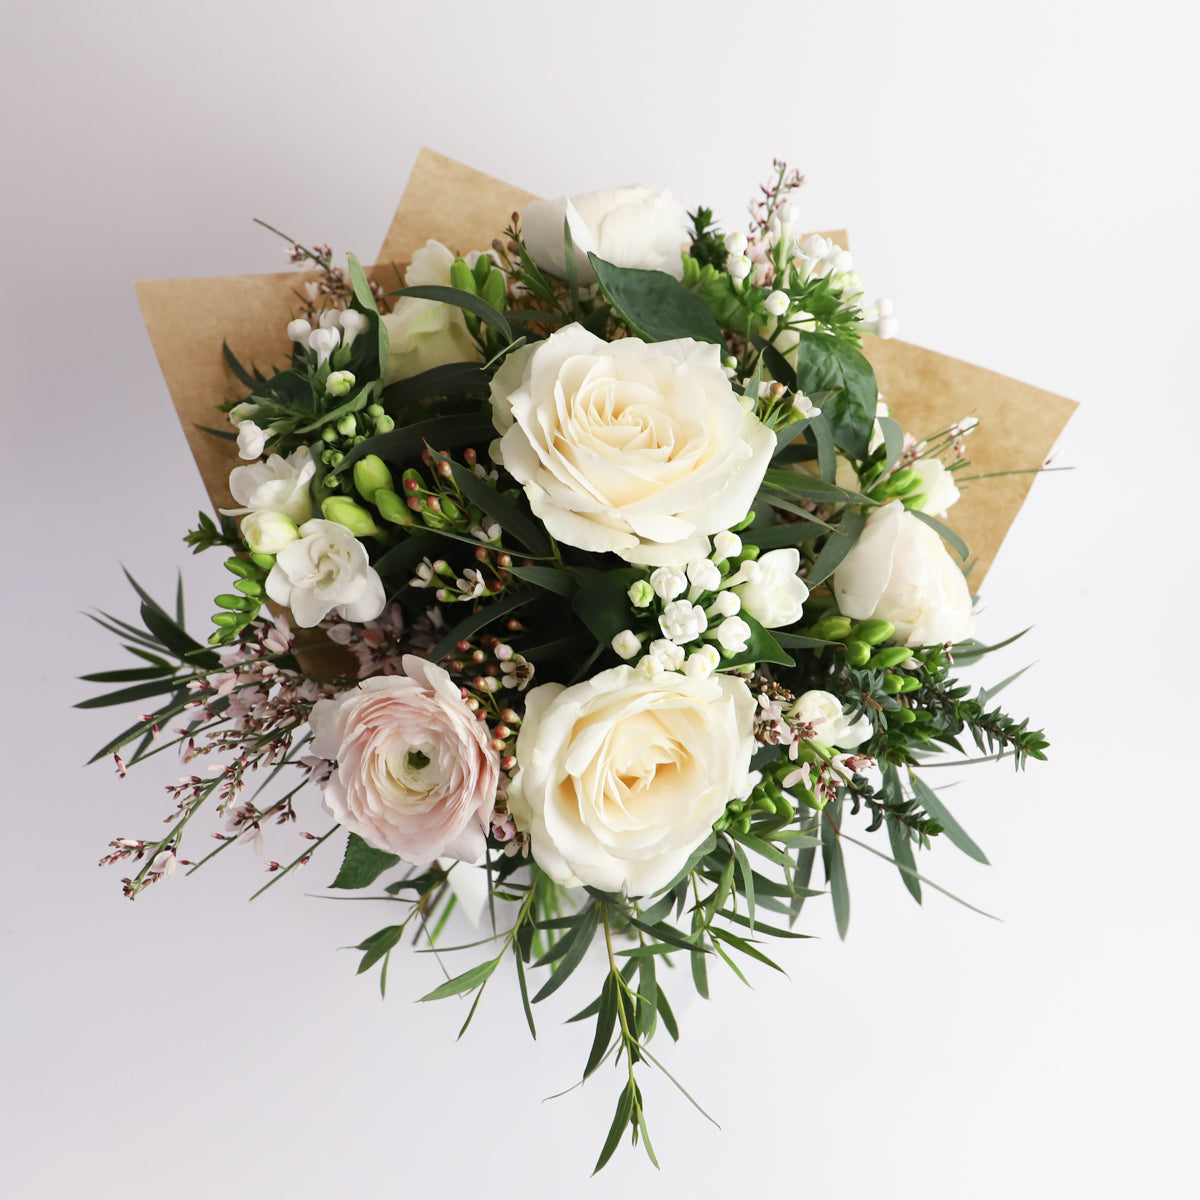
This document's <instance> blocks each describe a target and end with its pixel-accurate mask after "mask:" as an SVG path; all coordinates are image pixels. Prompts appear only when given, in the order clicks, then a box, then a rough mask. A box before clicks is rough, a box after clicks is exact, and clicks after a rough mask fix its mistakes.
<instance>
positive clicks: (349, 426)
mask: <svg viewBox="0 0 1200 1200" xmlns="http://www.w3.org/2000/svg"><path fill="white" fill-rule="evenodd" d="M337 431H338V433H340V434H341V435H342V437H353V436H354V435H355V434H356V433H357V432H358V421H357V420H355V418H354V414H353V413H347V414H346V415H345V416H344V417H343V418H342V419H341V420H340V421H339V422H338V423H337Z"/></svg>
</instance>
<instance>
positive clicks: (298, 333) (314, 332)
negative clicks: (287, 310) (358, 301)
mask: <svg viewBox="0 0 1200 1200" xmlns="http://www.w3.org/2000/svg"><path fill="white" fill-rule="evenodd" d="M366 328H367V318H366V317H364V316H363V314H362V313H360V312H358V311H356V310H355V309H353V308H327V309H326V310H325V311H324V312H323V313H322V314H321V315H320V317H319V318H318V319H317V328H316V329H314V328H313V327H312V324H311V323H310V322H308V321H306V320H305V319H304V318H303V317H297V318H296V319H295V320H294V321H289V322H288V327H287V334H288V337H290V338H291V339H292V341H293V342H299V343H300V345H302V346H304V347H305V348H306V349H308V350H311V351H313V353H315V354H316V356H317V368H318V369H320V368H321V367H323V366H324V365H325V364H326V363H327V362H328V361H329V358H330V356H331V355H332V354H333V352H334V351H335V350H336V349H337V348H338V345H339V344H341V345H343V346H346V347H350V346H352V345H353V344H354V339H355V338H357V337H358V335H359V334H360V333H362V332H363V331H364V330H365V329H366ZM334 394H335V395H336V394H337V393H334Z"/></svg>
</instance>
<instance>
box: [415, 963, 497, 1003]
mask: <svg viewBox="0 0 1200 1200" xmlns="http://www.w3.org/2000/svg"><path fill="white" fill-rule="evenodd" d="M499 962H500V959H498V958H489V959H488V960H487V962H481V963H476V965H475V966H473V967H472V968H471V969H470V970H469V971H464V972H463V973H462V974H461V975H455V977H454V978H453V979H447V980H446V982H445V983H443V984H442V985H441V987H436V988H434V989H433V991H432V992H429V993H428V994H427V995H424V996H422V997H421V1000H422V1001H425V1000H445V999H446V997H447V996H461V995H462V994H463V993H464V992H470V991H473V990H474V989H475V988H477V987H479V986H480V985H481V984H484V983H487V981H488V980H489V979H490V978H491V976H492V972H493V971H494V970H495V969H496V966H497V964H498V963H499Z"/></svg>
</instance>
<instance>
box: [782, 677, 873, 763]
mask: <svg viewBox="0 0 1200 1200" xmlns="http://www.w3.org/2000/svg"><path fill="white" fill-rule="evenodd" d="M788 716H789V717H792V718H794V719H798V720H801V721H804V722H806V723H807V724H809V725H811V726H812V727H813V732H814V734H815V736H814V738H813V741H815V742H820V743H821V745H822V746H836V747H837V748H838V749H839V750H853V749H854V747H855V746H857V745H859V744H860V743H861V742H865V741H866V740H867V738H869V737H870V736H871V720H870V718H869V717H868V716H867V715H866V714H865V713H864V714H863V715H862V716H860V717H859V718H858V720H857V721H851V720H850V718H849V717H848V716H846V711H845V709H843V708H842V704H841V701H840V700H839V699H838V698H837V697H836V696H835V695H834V694H833V693H832V692H822V691H812V692H805V693H804V695H802V696H800V697H799V699H797V701H796V703H795V704H793V705H792V707H791V710H790V711H789V713H788Z"/></svg>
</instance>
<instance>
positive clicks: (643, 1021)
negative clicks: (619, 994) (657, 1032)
mask: <svg viewBox="0 0 1200 1200" xmlns="http://www.w3.org/2000/svg"><path fill="white" fill-rule="evenodd" d="M656 970H657V968H656V966H655V962H654V955H647V956H646V957H645V958H644V959H643V960H642V962H641V964H640V966H639V968H638V1001H637V1032H638V1036H639V1037H640V1038H643V1039H649V1037H650V1035H651V1034H652V1033H653V1031H654V1026H655V1024H656V1022H657V1019H658V976H657V974H656Z"/></svg>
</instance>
